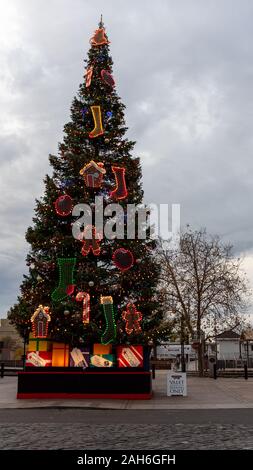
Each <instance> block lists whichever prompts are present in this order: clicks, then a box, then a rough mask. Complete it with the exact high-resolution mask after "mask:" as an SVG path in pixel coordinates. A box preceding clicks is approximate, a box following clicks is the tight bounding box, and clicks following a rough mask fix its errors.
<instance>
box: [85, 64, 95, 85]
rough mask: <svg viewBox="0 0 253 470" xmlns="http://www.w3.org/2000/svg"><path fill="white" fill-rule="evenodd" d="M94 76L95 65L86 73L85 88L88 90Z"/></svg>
mask: <svg viewBox="0 0 253 470" xmlns="http://www.w3.org/2000/svg"><path fill="white" fill-rule="evenodd" d="M92 74H93V65H91V66H90V67H88V68H87V70H86V73H85V86H86V88H88V87H89V86H90V84H91V78H92Z"/></svg>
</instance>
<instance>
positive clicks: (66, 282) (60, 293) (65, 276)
mask: <svg viewBox="0 0 253 470" xmlns="http://www.w3.org/2000/svg"><path fill="white" fill-rule="evenodd" d="M57 264H58V267H59V285H58V287H57V288H56V289H55V290H54V291H53V293H52V295H51V297H52V300H53V301H54V302H59V301H61V300H63V299H65V297H67V296H68V295H71V294H73V292H74V289H75V284H74V280H73V276H74V269H75V264H76V258H58V259H57Z"/></svg>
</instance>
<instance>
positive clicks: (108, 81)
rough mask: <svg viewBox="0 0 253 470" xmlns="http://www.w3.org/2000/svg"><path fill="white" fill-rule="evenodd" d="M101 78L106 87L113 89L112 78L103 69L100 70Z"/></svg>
mask: <svg viewBox="0 0 253 470" xmlns="http://www.w3.org/2000/svg"><path fill="white" fill-rule="evenodd" d="M101 78H102V80H103V82H105V83H106V85H109V86H110V87H112V88H113V87H114V85H115V81H114V78H113V76H112V74H111V73H110V72H109V71H108V70H104V69H103V70H101Z"/></svg>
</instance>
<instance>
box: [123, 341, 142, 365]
mask: <svg viewBox="0 0 253 470" xmlns="http://www.w3.org/2000/svg"><path fill="white" fill-rule="evenodd" d="M116 349H117V362H118V367H143V346H132V345H131V346H129V345H128V346H117V348H116Z"/></svg>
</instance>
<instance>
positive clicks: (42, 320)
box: [31, 305, 51, 338]
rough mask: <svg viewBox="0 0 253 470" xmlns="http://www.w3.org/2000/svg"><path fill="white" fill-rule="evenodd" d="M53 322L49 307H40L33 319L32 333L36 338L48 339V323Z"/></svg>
mask: <svg viewBox="0 0 253 470" xmlns="http://www.w3.org/2000/svg"><path fill="white" fill-rule="evenodd" d="M50 321H51V317H50V315H49V307H43V305H39V306H38V308H37V309H36V310H35V312H34V314H33V315H32V317H31V322H32V331H33V334H34V336H35V338H46V337H47V331H48V323H49V322H50Z"/></svg>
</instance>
